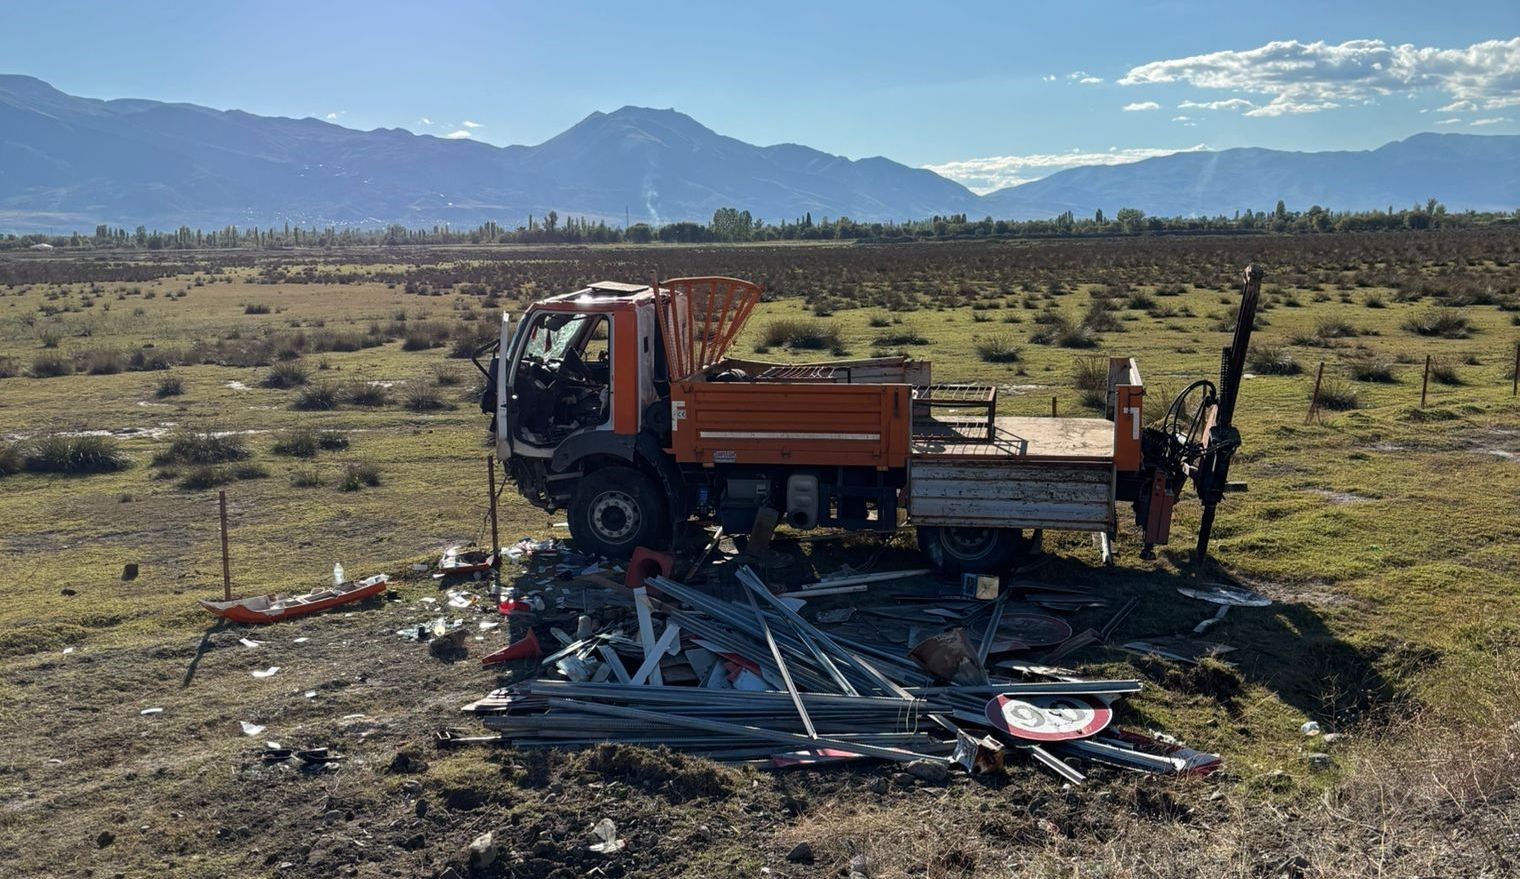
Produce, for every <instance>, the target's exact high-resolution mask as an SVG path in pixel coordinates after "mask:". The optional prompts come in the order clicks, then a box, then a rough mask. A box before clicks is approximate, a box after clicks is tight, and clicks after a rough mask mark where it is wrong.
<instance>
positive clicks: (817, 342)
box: [760, 318, 844, 353]
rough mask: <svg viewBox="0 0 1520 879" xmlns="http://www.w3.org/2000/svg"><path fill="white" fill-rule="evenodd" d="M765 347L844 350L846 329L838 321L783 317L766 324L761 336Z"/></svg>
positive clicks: (802, 349)
mask: <svg viewBox="0 0 1520 879" xmlns="http://www.w3.org/2000/svg"><path fill="white" fill-rule="evenodd" d="M760 345H761V346H763V347H765V348H777V347H786V348H792V349H794V350H797V351H822V350H830V351H834V352H837V353H843V351H844V330H843V329H842V328H841V327H840V326H839V324H837V323H833V322H824V321H821V320H811V319H808V318H783V319H781V320H773V321H771V322H770V323H769V324H767V325H766V327H765V330H764V331H763V332H762V333H761V336H760Z"/></svg>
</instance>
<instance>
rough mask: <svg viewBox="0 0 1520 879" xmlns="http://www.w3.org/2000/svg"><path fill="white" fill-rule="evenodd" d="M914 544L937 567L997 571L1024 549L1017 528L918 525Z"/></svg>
mask: <svg viewBox="0 0 1520 879" xmlns="http://www.w3.org/2000/svg"><path fill="white" fill-rule="evenodd" d="M918 548H919V549H920V550H921V551H922V552H923V554H924V555H925V556H927V557H928V558H929V563H930V564H932V565H934V567H936V568H938V569H940V570H941V571H950V572H952V573H968V574H1001V573H1004V572H1006V571H1007V570H1008V569H1009V568H1011V567H1013V566H1014V564H1015V563H1016V562H1018V561H1019V560H1020V559H1022V558H1023V557H1024V555H1025V554H1026V553H1027V552H1028V549H1029V542H1028V541H1027V540H1025V539H1024V532H1023V531H1020V530H1019V529H1017V528H972V527H950V526H942V527H931V526H923V527H920V528H919V529H918Z"/></svg>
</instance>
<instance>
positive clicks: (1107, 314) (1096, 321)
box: [1082, 299, 1124, 333]
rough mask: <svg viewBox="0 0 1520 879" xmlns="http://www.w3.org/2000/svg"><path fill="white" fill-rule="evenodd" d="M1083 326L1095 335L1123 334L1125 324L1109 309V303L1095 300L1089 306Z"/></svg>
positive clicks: (1084, 316) (1083, 317) (1083, 319)
mask: <svg viewBox="0 0 1520 879" xmlns="http://www.w3.org/2000/svg"><path fill="white" fill-rule="evenodd" d="M1082 326H1084V327H1086V328H1087V329H1089V330H1091V331H1093V332H1094V333H1122V332H1124V324H1122V323H1120V322H1119V318H1118V316H1117V315H1115V314H1114V312H1113V310H1112V309H1110V308H1109V307H1108V302H1107V301H1106V300H1102V299H1095V300H1093V301H1092V303H1091V304H1089V305H1088V306H1087V313H1086V314H1084V315H1083V316H1082Z"/></svg>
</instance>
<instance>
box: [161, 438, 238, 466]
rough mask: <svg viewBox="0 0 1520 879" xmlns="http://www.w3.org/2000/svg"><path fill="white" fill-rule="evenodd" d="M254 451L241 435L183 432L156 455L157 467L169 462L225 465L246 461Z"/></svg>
mask: <svg viewBox="0 0 1520 879" xmlns="http://www.w3.org/2000/svg"><path fill="white" fill-rule="evenodd" d="M252 454H253V453H252V452H250V451H248V444H247V443H246V442H244V441H243V438H242V437H241V436H238V435H237V434H232V433H213V432H211V431H188V430H187V431H182V432H180V433H178V434H175V436H174V438H173V439H171V440H169V448H167V449H165V450H164V451H163V452H161V453H160V454H158V455H156V456H155V457H154V458H153V463H154V465H155V466H159V467H163V466H165V465H168V464H225V463H227V462H229V461H242V460H245V459H247V458H248V457H250V456H251V455H252Z"/></svg>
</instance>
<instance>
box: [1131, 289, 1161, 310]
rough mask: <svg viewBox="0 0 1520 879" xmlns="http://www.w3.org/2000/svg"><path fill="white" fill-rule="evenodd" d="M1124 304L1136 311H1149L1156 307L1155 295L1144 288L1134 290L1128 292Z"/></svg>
mask: <svg viewBox="0 0 1520 879" xmlns="http://www.w3.org/2000/svg"><path fill="white" fill-rule="evenodd" d="M1124 305H1125V307H1126V308H1132V309H1134V310H1136V311H1150V310H1151V309H1152V308H1155V307H1156V297H1154V296H1152V295H1151V294H1149V293H1147V292H1145V291H1144V290H1136V291H1134V292H1133V293H1131V294H1129V300H1128V301H1127V302H1125V303H1124Z"/></svg>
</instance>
